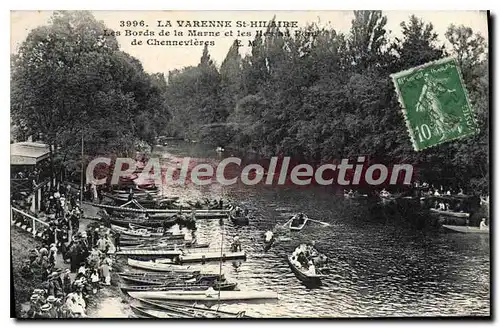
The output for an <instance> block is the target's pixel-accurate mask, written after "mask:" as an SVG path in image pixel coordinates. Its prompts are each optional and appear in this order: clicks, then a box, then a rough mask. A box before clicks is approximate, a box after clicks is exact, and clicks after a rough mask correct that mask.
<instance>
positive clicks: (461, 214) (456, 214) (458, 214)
mask: <svg viewBox="0 0 500 328" xmlns="http://www.w3.org/2000/svg"><path fill="white" fill-rule="evenodd" d="M431 212H433V213H436V214H439V215H445V216H453V217H456V218H468V217H469V216H470V214H469V213H464V212H451V211H442V210H438V209H436V208H431Z"/></svg>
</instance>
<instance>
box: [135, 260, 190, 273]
mask: <svg viewBox="0 0 500 328" xmlns="http://www.w3.org/2000/svg"><path fill="white" fill-rule="evenodd" d="M127 263H128V265H130V266H131V267H134V268H138V269H144V270H150V271H159V272H178V273H193V272H195V271H196V270H194V269H192V268H189V267H186V266H180V265H173V264H161V263H155V262H148V261H137V260H133V259H130V258H129V259H128V262H127Z"/></svg>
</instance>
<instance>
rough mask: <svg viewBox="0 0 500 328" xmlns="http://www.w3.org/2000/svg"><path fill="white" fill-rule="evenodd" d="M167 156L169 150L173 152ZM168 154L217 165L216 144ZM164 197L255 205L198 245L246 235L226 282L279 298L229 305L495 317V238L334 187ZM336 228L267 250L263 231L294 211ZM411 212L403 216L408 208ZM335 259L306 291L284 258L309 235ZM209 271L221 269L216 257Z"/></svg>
mask: <svg viewBox="0 0 500 328" xmlns="http://www.w3.org/2000/svg"><path fill="white" fill-rule="evenodd" d="M167 152H168V153H167ZM158 154H161V155H162V156H163V157H165V158H173V157H177V158H182V157H187V156H189V157H191V158H192V159H195V158H198V159H200V160H202V161H203V162H207V161H208V162H210V161H213V162H216V161H218V160H220V158H223V157H224V156H229V155H235V154H229V153H226V154H223V155H221V156H222V157H218V156H219V155H217V154H216V153H215V151H214V150H213V149H209V148H208V147H204V146H203V145H199V144H187V143H175V144H173V145H171V146H169V147H167V148H164V149H159V150H158ZM164 192H165V193H166V194H168V193H170V194H175V195H180V196H185V197H201V196H204V197H209V196H212V197H219V196H221V195H223V196H225V197H231V198H233V199H235V200H237V201H240V202H242V203H243V204H245V206H247V207H248V208H249V209H251V212H252V213H253V214H254V216H255V219H254V220H252V221H251V223H250V225H249V226H243V227H235V226H233V225H231V223H230V222H227V221H226V222H225V224H224V225H222V226H221V225H220V224H219V222H218V221H217V220H213V221H211V220H210V221H208V220H206V221H200V222H199V224H198V230H197V232H196V235H197V238H198V240H199V241H200V242H209V243H211V246H212V247H220V243H221V240H223V243H224V244H225V245H228V244H229V243H230V241H231V239H232V238H233V237H234V236H236V235H238V236H239V237H240V240H241V242H242V245H243V247H244V249H245V250H246V251H247V253H248V258H247V260H246V261H243V262H227V263H223V270H224V272H225V274H226V276H227V278H228V279H231V280H236V281H237V282H238V283H239V285H240V288H241V289H249V290H274V291H278V292H279V295H280V299H279V301H277V302H271V303H265V304H259V303H243V304H239V303H233V304H229V305H228V306H227V309H228V310H235V311H240V310H246V311H247V313H248V314H249V315H254V316H266V317H290V316H292V317H354V316H370V317H375V316H376V317H380V316H436V315H452V316H457V315H488V314H489V295H490V290H489V279H490V274H489V266H490V262H489V256H490V254H489V238H488V236H485V235H460V234H445V233H442V232H439V231H435V230H423V229H419V228H418V224H417V225H416V224H415V222H417V223H418V222H420V221H418V220H425V219H426V218H425V217H422V218H419V219H418V220H417V221H415V220H409V215H412V214H415V211H414V210H411V211H410V210H408V211H403V212H402V211H401V209H398V208H397V207H384V208H382V209H380V208H378V209H379V211H377V214H374V213H375V212H374V205H373V204H370V203H369V202H366V201H354V200H345V199H343V197H338V196H335V195H334V194H335V191H333V190H332V189H331V188H325V187H313V188H303V189H295V188H292V187H280V188H276V187H270V186H244V185H241V184H239V185H233V186H228V187H224V189H222V188H221V187H220V186H218V185H210V186H203V187H193V186H190V187H186V186H176V187H174V186H168V187H166V190H164ZM298 211H301V212H304V213H307V214H308V215H309V216H310V217H312V218H314V219H317V220H321V221H325V222H328V223H330V224H331V226H329V227H322V226H320V225H316V226H314V225H313V226H309V227H307V229H305V230H303V231H301V232H298V233H292V234H291V235H290V238H289V239H288V240H286V239H285V240H279V241H277V242H276V243H275V244H274V245H273V247H272V248H271V249H270V250H269V251H267V252H264V249H263V233H264V232H265V231H266V230H268V229H272V227H274V226H275V225H276V224H277V223H284V222H285V221H286V220H287V217H289V216H290V215H291V214H292V213H294V212H298ZM402 213H403V214H402ZM312 240H315V241H316V246H317V247H318V248H319V249H320V250H321V251H322V252H324V253H325V254H326V255H327V256H329V258H330V259H331V263H332V272H331V274H330V275H329V276H328V277H327V278H326V279H325V281H324V284H323V286H322V287H320V288H318V289H312V290H311V289H308V288H306V287H305V286H303V285H302V284H301V282H300V281H299V280H298V279H297V278H296V277H295V276H294V274H293V273H292V271H291V270H290V268H289V267H288V265H287V263H286V260H285V256H286V255H287V254H289V253H290V252H291V251H292V250H293V249H294V247H296V246H297V245H298V244H299V243H301V242H305V241H312ZM204 266H205V267H213V268H214V269H218V268H219V264H218V263H213V264H205V265H204Z"/></svg>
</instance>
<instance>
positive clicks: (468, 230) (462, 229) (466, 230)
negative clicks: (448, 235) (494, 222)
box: [443, 224, 490, 235]
mask: <svg viewBox="0 0 500 328" xmlns="http://www.w3.org/2000/svg"><path fill="white" fill-rule="evenodd" d="M443 228H445V229H446V230H450V231H453V232H459V233H471V234H488V235H489V234H490V229H480V228H479V227H468V226H454V225H446V224H443Z"/></svg>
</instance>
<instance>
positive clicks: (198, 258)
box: [156, 251, 247, 264]
mask: <svg viewBox="0 0 500 328" xmlns="http://www.w3.org/2000/svg"><path fill="white" fill-rule="evenodd" d="M246 257H247V255H246V253H245V252H243V251H241V252H224V251H223V252H222V254H221V252H220V251H218V252H217V251H216V252H189V251H185V252H184V253H183V254H181V255H180V256H179V258H178V262H179V264H183V263H195V262H201V263H205V262H208V261H220V260H222V261H230V260H241V259H246ZM156 262H157V263H169V261H167V260H164V261H162V260H156Z"/></svg>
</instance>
